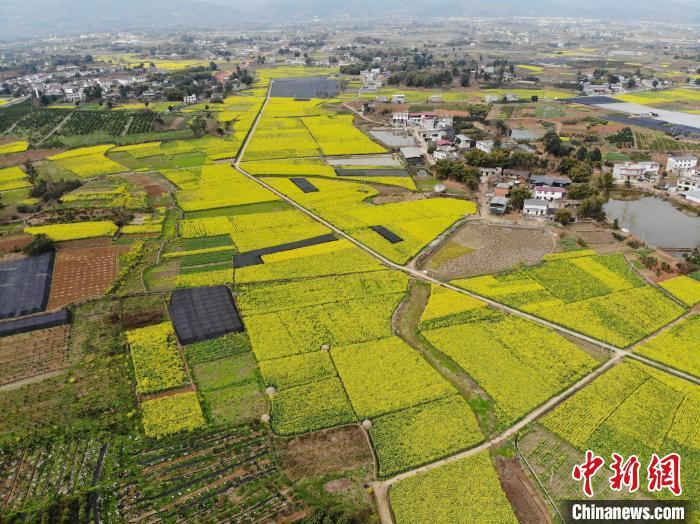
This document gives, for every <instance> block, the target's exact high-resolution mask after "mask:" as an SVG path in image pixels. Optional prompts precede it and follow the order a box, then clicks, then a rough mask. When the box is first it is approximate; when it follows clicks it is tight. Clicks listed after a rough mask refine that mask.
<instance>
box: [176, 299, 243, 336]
mask: <svg viewBox="0 0 700 524" xmlns="http://www.w3.org/2000/svg"><path fill="white" fill-rule="evenodd" d="M168 311H169V312H170V319H171V320H172V322H173V326H174V327H175V333H177V338H178V340H179V341H180V344H182V345H186V344H192V343H193V342H202V341H203V340H209V339H212V338H217V337H220V336H222V335H225V334H226V333H232V332H241V331H243V330H244V327H243V322H242V321H241V317H240V315H239V314H238V309H236V304H235V303H234V302H233V296H232V295H231V290H230V289H229V288H227V287H226V286H213V287H195V288H190V289H178V290H177V291H175V292H173V295H172V297H171V298H170V305H169V306H168Z"/></svg>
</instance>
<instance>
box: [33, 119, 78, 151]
mask: <svg viewBox="0 0 700 524" xmlns="http://www.w3.org/2000/svg"><path fill="white" fill-rule="evenodd" d="M71 116H73V112H72V111H69V112H68V116H67V117H66V118H64V119H63V120H61V121H60V122H59V123H58V125H57V126H56V127H54V128H53V129H52V130H51V131H50V132H49V134H48V135H46V136H45V137H44V138H42V139H41V140H39V141H38V142H37V143H36V145H37V146H40V145H41V144H43V143H44V142H46V141H47V140H48V139H49V138H51V136H52V135H53V134H54V133H55V132H56V131H58V130H59V129H61V128H62V127H63V125H64V124H65V123H66V122H68V119H69V118H70V117H71Z"/></svg>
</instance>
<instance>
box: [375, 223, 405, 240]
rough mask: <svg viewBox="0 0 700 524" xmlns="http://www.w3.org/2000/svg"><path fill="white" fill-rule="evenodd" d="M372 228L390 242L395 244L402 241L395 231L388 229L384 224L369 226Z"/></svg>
mask: <svg viewBox="0 0 700 524" xmlns="http://www.w3.org/2000/svg"><path fill="white" fill-rule="evenodd" d="M370 228H371V229H372V230H374V232H375V233H378V234H380V235H381V236H383V237H384V238H386V239H387V240H388V241H389V242H391V243H392V244H396V243H397V242H402V241H403V238H401V237H400V236H399V235H397V234H396V233H394V232H392V231H389V230H388V229H387V228H385V227H384V226H370Z"/></svg>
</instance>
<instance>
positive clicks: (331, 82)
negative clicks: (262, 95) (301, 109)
mask: <svg viewBox="0 0 700 524" xmlns="http://www.w3.org/2000/svg"><path fill="white" fill-rule="evenodd" d="M337 94H338V81H337V80H335V79H334V78H326V77H320V76H307V77H303V78H275V79H274V80H273V81H272V88H271V89H270V96H275V97H285V98H331V97H334V96H335V95H337Z"/></svg>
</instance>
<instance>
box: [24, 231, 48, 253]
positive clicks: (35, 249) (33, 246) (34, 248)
mask: <svg viewBox="0 0 700 524" xmlns="http://www.w3.org/2000/svg"><path fill="white" fill-rule="evenodd" d="M55 249H56V244H55V242H54V241H53V240H51V239H50V238H49V237H47V236H46V235H45V234H43V233H39V234H38V235H37V236H36V237H34V240H32V241H31V242H30V243H29V244H27V245H26V246H25V247H24V249H23V251H24V253H26V254H27V255H29V256H30V257H33V256H36V255H41V254H42V253H46V252H47V251H54V250H55Z"/></svg>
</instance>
